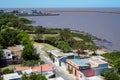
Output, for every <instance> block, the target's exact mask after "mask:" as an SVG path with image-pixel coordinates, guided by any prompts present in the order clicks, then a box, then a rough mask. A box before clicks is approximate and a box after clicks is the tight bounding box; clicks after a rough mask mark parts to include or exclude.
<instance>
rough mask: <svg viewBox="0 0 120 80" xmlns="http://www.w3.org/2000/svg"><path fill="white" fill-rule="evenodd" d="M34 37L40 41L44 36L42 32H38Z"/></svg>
mask: <svg viewBox="0 0 120 80" xmlns="http://www.w3.org/2000/svg"><path fill="white" fill-rule="evenodd" d="M33 38H34V40H35V41H39V40H42V39H43V36H42V35H41V34H36V35H35V36H34V37H33Z"/></svg>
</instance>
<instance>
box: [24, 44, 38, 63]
mask: <svg viewBox="0 0 120 80" xmlns="http://www.w3.org/2000/svg"><path fill="white" fill-rule="evenodd" d="M22 58H23V60H26V61H27V60H39V59H40V58H39V54H37V52H36V49H35V48H34V47H33V44H32V43H29V44H27V45H25V48H24V50H23V52H22Z"/></svg>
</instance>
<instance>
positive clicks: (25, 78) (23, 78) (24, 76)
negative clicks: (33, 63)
mask: <svg viewBox="0 0 120 80" xmlns="http://www.w3.org/2000/svg"><path fill="white" fill-rule="evenodd" d="M21 79H22V80H29V79H28V76H27V74H23V75H22V77H21Z"/></svg>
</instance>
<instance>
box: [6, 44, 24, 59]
mask: <svg viewBox="0 0 120 80" xmlns="http://www.w3.org/2000/svg"><path fill="white" fill-rule="evenodd" d="M23 49H24V46H22V45H16V46H11V47H8V50H10V51H11V52H12V53H13V56H15V57H16V56H17V59H20V58H21V53H22V50H23Z"/></svg>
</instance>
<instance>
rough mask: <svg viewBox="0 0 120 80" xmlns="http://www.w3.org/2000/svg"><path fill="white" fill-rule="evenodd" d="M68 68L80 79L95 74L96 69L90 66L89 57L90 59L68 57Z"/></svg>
mask: <svg viewBox="0 0 120 80" xmlns="http://www.w3.org/2000/svg"><path fill="white" fill-rule="evenodd" d="M66 68H67V70H68V71H70V73H71V74H73V75H74V76H76V78H78V79H80V78H82V77H84V76H86V77H89V76H94V75H95V72H94V69H92V68H91V67H90V64H89V58H88V59H67V65H66ZM80 73H83V74H80Z"/></svg>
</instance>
